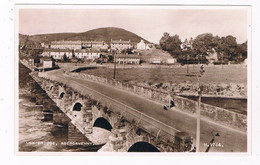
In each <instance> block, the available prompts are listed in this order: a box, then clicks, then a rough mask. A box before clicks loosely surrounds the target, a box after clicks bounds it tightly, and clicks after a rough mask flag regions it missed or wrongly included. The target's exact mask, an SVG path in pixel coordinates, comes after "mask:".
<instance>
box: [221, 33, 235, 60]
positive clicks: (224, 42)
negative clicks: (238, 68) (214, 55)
mask: <svg viewBox="0 0 260 165" xmlns="http://www.w3.org/2000/svg"><path fill="white" fill-rule="evenodd" d="M219 51H220V53H222V54H223V56H224V59H228V60H229V61H233V60H235V59H236V58H237V41H236V37H233V36H231V35H228V36H226V37H222V38H221V42H220V44H219Z"/></svg>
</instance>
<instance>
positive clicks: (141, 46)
mask: <svg viewBox="0 0 260 165" xmlns="http://www.w3.org/2000/svg"><path fill="white" fill-rule="evenodd" d="M136 48H137V49H138V50H149V49H150V47H149V46H148V45H147V44H146V43H145V42H144V41H143V40H141V41H140V42H139V43H137V46H136Z"/></svg>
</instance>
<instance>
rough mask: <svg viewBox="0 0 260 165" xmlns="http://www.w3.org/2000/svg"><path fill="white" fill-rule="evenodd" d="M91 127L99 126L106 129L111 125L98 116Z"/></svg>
mask: <svg viewBox="0 0 260 165" xmlns="http://www.w3.org/2000/svg"><path fill="white" fill-rule="evenodd" d="M93 127H99V128H103V129H106V130H108V131H111V130H112V126H111V124H110V123H109V121H108V120H107V119H105V118H103V117H99V118H97V119H96V120H95V122H94V124H93Z"/></svg>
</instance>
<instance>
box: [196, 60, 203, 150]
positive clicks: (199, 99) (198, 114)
mask: <svg viewBox="0 0 260 165" xmlns="http://www.w3.org/2000/svg"><path fill="white" fill-rule="evenodd" d="M204 72H205V70H204V67H203V65H201V67H200V75H201V76H202V75H203V74H204ZM197 80H198V83H199V88H198V96H199V98H198V109H197V131H196V152H200V107H201V96H202V90H203V88H202V85H201V84H200V79H199V76H198V75H197Z"/></svg>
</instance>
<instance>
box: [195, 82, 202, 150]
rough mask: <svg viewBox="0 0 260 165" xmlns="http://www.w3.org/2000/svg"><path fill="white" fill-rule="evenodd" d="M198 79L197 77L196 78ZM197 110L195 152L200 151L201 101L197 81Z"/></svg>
mask: <svg viewBox="0 0 260 165" xmlns="http://www.w3.org/2000/svg"><path fill="white" fill-rule="evenodd" d="M198 81H199V79H198ZM198 95H199V99H198V110H197V132H196V152H200V103H201V87H200V82H199V88H198Z"/></svg>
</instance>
